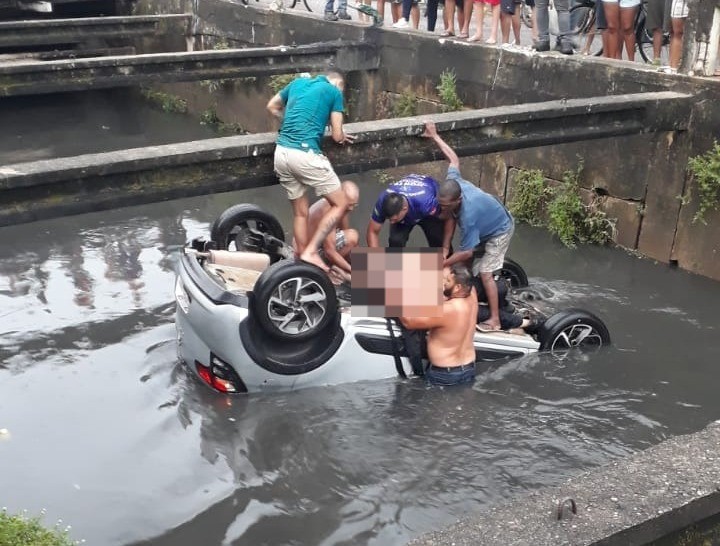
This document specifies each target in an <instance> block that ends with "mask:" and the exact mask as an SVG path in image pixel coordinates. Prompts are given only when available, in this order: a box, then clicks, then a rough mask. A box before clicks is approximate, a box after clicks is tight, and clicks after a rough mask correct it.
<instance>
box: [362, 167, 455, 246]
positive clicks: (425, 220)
mask: <svg viewBox="0 0 720 546" xmlns="http://www.w3.org/2000/svg"><path fill="white" fill-rule="evenodd" d="M437 189H438V183H437V182H436V181H435V180H434V179H433V178H431V177H429V176H423V175H420V174H409V175H407V176H405V177H404V178H402V179H400V180H398V181H397V182H393V183H392V184H390V185H389V186H388V187H387V188H386V189H385V190H383V191H382V192H381V193H380V196H379V197H378V199H377V201H376V202H375V207H374V208H373V211H372V215H371V216H370V221H369V222H368V227H367V232H366V238H367V244H368V246H369V247H371V248H376V247H379V246H380V238H379V235H380V230H381V229H382V226H383V224H384V223H385V221H386V220H387V221H389V222H390V234H389V236H388V246H390V247H404V246H405V245H406V244H407V240H408V237H409V236H410V232H411V231H412V229H413V228H414V227H415V226H420V228H421V229H422V230H423V233H425V237H426V238H427V242H428V245H429V246H431V247H434V248H439V247H442V246H443V242H444V240H445V235H446V230H448V232H447V233H448V234H449V238H452V230H453V229H454V223H451V222H449V221H447V220H444V219H442V218H441V217H440V205H439V204H438V200H437ZM449 252H450V246H449V243H448V248H447V249H443V258H446V257H447V256H448V254H449Z"/></svg>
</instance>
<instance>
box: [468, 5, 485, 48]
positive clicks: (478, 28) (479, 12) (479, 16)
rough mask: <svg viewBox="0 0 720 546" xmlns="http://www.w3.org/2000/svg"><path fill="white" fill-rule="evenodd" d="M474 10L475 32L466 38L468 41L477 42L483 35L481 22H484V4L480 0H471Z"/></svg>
mask: <svg viewBox="0 0 720 546" xmlns="http://www.w3.org/2000/svg"><path fill="white" fill-rule="evenodd" d="M473 10H474V11H475V34H473V35H472V36H470V38H468V42H479V41H480V40H482V37H483V23H484V22H485V4H483V3H482V2H481V1H480V0H474V1H473Z"/></svg>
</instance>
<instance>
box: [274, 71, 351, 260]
mask: <svg viewBox="0 0 720 546" xmlns="http://www.w3.org/2000/svg"><path fill="white" fill-rule="evenodd" d="M344 89H345V80H344V78H343V77H342V75H341V74H340V73H338V72H335V71H331V72H327V73H326V74H325V75H321V76H316V77H314V78H309V77H300V78H296V79H295V80H293V81H292V82H290V83H289V84H288V85H287V86H286V87H285V88H283V89H282V90H281V91H280V92H279V93H277V94H276V95H275V96H274V97H273V98H272V99H270V102H268V104H267V109H268V110H269V111H270V113H271V114H272V115H274V116H276V117H277V118H279V119H281V120H282V124H281V126H280V131H279V133H278V138H277V143H276V147H275V158H274V161H275V163H274V166H275V173H276V174H277V176H278V178H279V180H280V184H281V185H282V186H283V188H285V191H287V195H288V199H289V200H290V203H291V204H292V209H293V235H294V237H295V241H296V244H297V253H298V256H299V257H300V259H301V260H303V261H305V262H309V263H312V264H314V265H316V266H318V267H320V268H321V269H323V270H324V271H326V272H327V271H328V266H327V264H326V263H325V262H324V261H323V259H322V258H321V257H320V255H319V254H318V249H319V248H320V246H321V245H322V243H323V241H324V240H325V238H326V237H327V235H328V234H329V233H330V232H331V231H333V230H334V229H335V226H336V224H337V223H338V221H339V220H340V218H342V216H343V215H344V214H345V212H346V210H347V207H348V203H347V197H346V196H345V192H343V190H342V188H341V186H340V179H339V178H338V176H337V174H335V171H334V170H333V167H332V165H331V164H330V161H329V160H328V158H327V157H326V156H325V155H323V153H322V150H321V149H320V143H321V141H322V138H323V136H324V134H325V127H326V126H327V125H328V123H329V124H330V129H331V134H332V139H333V140H334V141H335V142H337V143H338V144H345V143H351V142H352V141H353V140H354V139H355V137H352V136H350V135H348V134H346V133H345V132H344V130H343V111H344V103H343V90H344ZM308 188H314V190H315V194H316V195H317V196H318V197H324V198H325V199H327V201H328V202H329V203H330V205H331V206H330V208H329V209H328V210H327V212H326V213H325V214H324V215H323V217H322V219H321V220H320V222H319V224H318V228H317V230H316V231H315V232H314V233H313V234H312V237H310V236H309V232H308V210H309V202H308V198H307V196H306V195H305V192H306V190H307V189H308Z"/></svg>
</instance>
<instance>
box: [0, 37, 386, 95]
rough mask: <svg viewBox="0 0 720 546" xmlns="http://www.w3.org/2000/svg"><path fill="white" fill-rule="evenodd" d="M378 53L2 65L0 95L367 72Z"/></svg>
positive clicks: (328, 46) (307, 48) (345, 45)
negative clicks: (330, 70) (329, 71)
mask: <svg viewBox="0 0 720 546" xmlns="http://www.w3.org/2000/svg"><path fill="white" fill-rule="evenodd" d="M378 66H379V55H378V54H377V52H376V48H375V46H373V45H370V44H364V43H354V42H340V41H338V42H332V43H327V42H326V43H319V44H308V45H301V46H274V47H262V48H252V49H224V50H207V51H196V52H190V53H188V52H173V53H150V54H145V55H131V56H120V57H102V58H96V59H80V60H61V61H50V62H25V63H15V64H6V65H0V96H12V95H38V94H43V93H55V92H59V91H73V90H87V89H101V88H110V87H124V86H130V85H139V84H143V83H150V82H158V81H162V82H173V81H191V80H205V79H212V78H239V77H248V76H258V75H270V74H294V73H298V72H305V71H307V72H312V71H322V70H326V69H328V68H330V67H336V68H338V69H340V70H343V71H351V70H370V69H375V68H377V67H378Z"/></svg>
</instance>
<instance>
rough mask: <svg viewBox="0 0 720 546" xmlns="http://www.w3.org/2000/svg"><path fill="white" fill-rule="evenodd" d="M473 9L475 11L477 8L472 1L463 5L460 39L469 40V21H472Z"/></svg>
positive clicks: (469, 0) (468, 0)
mask: <svg viewBox="0 0 720 546" xmlns="http://www.w3.org/2000/svg"><path fill="white" fill-rule="evenodd" d="M480 5H482V4H480ZM473 7H475V9H477V8H478V6H475V2H474V1H472V0H467V2H465V3H464V8H463V13H464V18H463V21H464V23H463V27H462V29H461V30H460V38H470V21H472V14H473Z"/></svg>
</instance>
